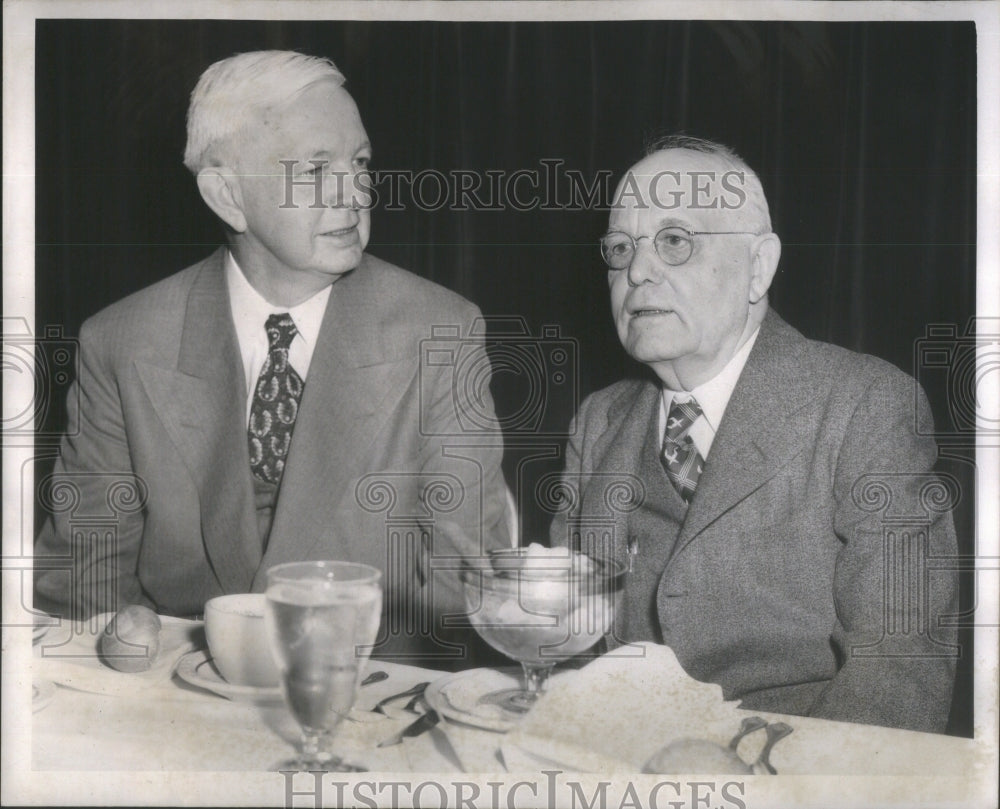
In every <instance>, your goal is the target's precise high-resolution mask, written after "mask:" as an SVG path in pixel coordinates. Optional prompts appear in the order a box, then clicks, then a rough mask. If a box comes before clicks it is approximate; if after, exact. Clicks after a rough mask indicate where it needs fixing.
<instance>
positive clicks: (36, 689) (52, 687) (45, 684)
mask: <svg viewBox="0 0 1000 809" xmlns="http://www.w3.org/2000/svg"><path fill="white" fill-rule="evenodd" d="M55 695H56V684H55V683H51V682H49V681H48V680H35V681H34V682H32V683H31V712H32V713H38V712H39V711H40V710H42V708H44V707H45V706H46V705H48V704H49V703H50V702H52V698H53V697H54V696H55Z"/></svg>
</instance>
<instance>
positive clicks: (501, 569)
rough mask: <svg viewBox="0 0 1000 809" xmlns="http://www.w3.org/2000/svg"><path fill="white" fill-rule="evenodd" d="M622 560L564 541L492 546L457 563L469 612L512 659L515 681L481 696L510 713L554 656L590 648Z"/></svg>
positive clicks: (605, 620) (534, 691)
mask: <svg viewBox="0 0 1000 809" xmlns="http://www.w3.org/2000/svg"><path fill="white" fill-rule="evenodd" d="M624 576H625V566H624V565H623V564H621V563H620V562H616V561H614V560H611V559H603V558H599V557H596V556H588V555H585V554H582V553H579V552H576V551H573V552H570V551H569V550H567V549H563V548H552V549H548V548H542V547H541V546H540V545H532V546H529V547H524V548H510V549H503V550H498V551H492V552H491V553H490V554H489V558H488V560H487V564H481V565H472V566H470V567H468V568H466V569H465V570H463V571H462V584H463V589H464V592H465V603H466V607H467V608H468V610H469V620H470V621H471V623H472V625H473V626H474V627H475V628H476V631H477V632H478V633H479V634H480V635H481V636H482V637H483V639H484V640H485V641H486V642H487V643H489V644H490V646H492V647H493V648H494V649H496V650H497V651H499V652H502V653H503V654H505V655H507V656H508V657H510V658H513V659H514V660H516V661H518V662H519V663H520V664H521V668H522V670H523V672H524V685H523V687H521V688H509V689H502V690H500V691H495V692H492V693H490V694H487V695H485V696H483V697H482V698H480V702H489V703H493V704H496V705H498V706H499V707H500V708H501V709H502V710H503V711H504V712H505V713H507V714H508V715H510V716H512V717H515V716H519V715H521V714H524V713H525V712H527V711H528V710H529V709H530V708H531V706H532V705H534V703H535V701H536V700H537V699H538V697H539V695H540V694H541V693H542V692H543V691H544V689H545V681H546V679H547V678H548V676H549V673H550V672H551V671H552V669H553V667H554V666H555V664H556V663H558V662H560V661H562V660H567V659H569V658H570V657H573V656H574V655H577V654H580V653H581V652H583V651H585V650H587V649H589V648H590V647H591V646H593V645H594V644H595V643H597V641H598V640H600V638H601V637H603V636H604V635H605V634H606V633H607V632H609V631H610V630H611V628H612V626H613V625H614V614H615V603H616V601H617V596H618V594H619V593H620V592H621V589H622V586H623V583H624Z"/></svg>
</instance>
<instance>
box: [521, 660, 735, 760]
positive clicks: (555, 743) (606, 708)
mask: <svg viewBox="0 0 1000 809" xmlns="http://www.w3.org/2000/svg"><path fill="white" fill-rule="evenodd" d="M737 704H738V703H736V702H728V703H727V702H724V701H723V698H722V689H721V688H720V687H719V686H717V685H713V684H709V683H702V682H698V681H697V680H694V679H692V678H691V677H690V676H689V675H688V674H687V673H686V672H685V671H684V669H683V668H682V667H681V665H680V663H679V662H678V661H677V658H676V656H675V655H674V653H673V651H672V650H671V649H670V648H669V647H667V646H660V645H657V644H652V643H640V644H633V645H629V646H624V647H620V648H618V649H615V650H614V651H612V652H609V653H608V654H606V655H604V656H602V657H600V658H598V659H597V660H595V661H593V662H592V663H590V664H588V665H587V666H585V667H584V668H582V669H580V670H579V671H578V672H576V673H575V675H574V676H571V677H570V676H567V677H564V678H563V679H562V680H561V681H559V682H553V683H552V684H551V686H550V687H549V689H548V690H547V691H546V693H545V694H544V696H542V697H541V699H539V701H538V703H537V704H536V705H535V707H534V708H532V710H531V712H530V713H529V714H528V715H527V716H526V717H525V718H524V720H523V721H522V722H521V723H520V724H519V725H518V727H517V728H516V729H514V730H512V731H511V732H510V733H508V734H507V735H506V736H505V737H504V738H503V740H502V741H501V751H502V754H503V757H504V762H505V764H506V766H507V769H508V770H509V771H511V772H516V771H522V770H537V769H538V768H539V767H540V766H551V767H556V768H560V769H563V770H568V771H574V772H601V773H635V772H640V771H641V769H642V765H643V764H644V763H645V762H646V760H647V759H649V757H650V756H652V755H653V753H655V752H656V751H657V750H659V749H660V748H661V747H663V746H664V745H666V744H669V743H670V742H672V741H676V740H678V739H682V738H697V739H707V740H709V741H714V742H717V743H718V744H722V745H726V744H728V742H729V740H730V739H731V738H732V736H733V734H734V733H735V732H736V730H737V729H738V728H739V724H740V718H741V714H739V713H738V712H737V711H736V705H737Z"/></svg>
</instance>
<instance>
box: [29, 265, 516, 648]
mask: <svg viewBox="0 0 1000 809" xmlns="http://www.w3.org/2000/svg"><path fill="white" fill-rule="evenodd" d="M223 257H224V251H223V250H219V251H217V252H216V253H215V254H214V255H212V256H211V257H209V258H208V259H206V260H205V261H202V262H201V263H199V264H196V265H194V266H192V267H189V268H188V269H186V270H183V271H182V272H180V273H178V274H176V275H174V276H171V277H170V278H167V279H165V280H164V281H162V282H160V283H157V284H155V285H153V286H151V287H149V288H147V289H145V290H142V291H140V292H138V293H136V294H134V295H132V296H130V297H128V298H126V299H124V300H122V301H119V302H118V303H116V304H113V305H112V306H110V307H108V308H107V309H105V310H104V311H102V312H100V313H99V314H97V315H95V316H94V317H93V318H91V319H89V320H88V321H87V322H86V323H84V325H83V327H82V328H81V330H80V356H81V371H80V376H79V379H78V380H77V381H76V383H75V385H74V389H73V391H72V392H71V394H70V397H69V429H68V432H67V437H66V438H65V439H64V441H63V443H62V446H61V454H60V457H59V459H58V461H57V464H56V468H55V472H54V474H53V475H52V476H51V478H50V479H49V480H47V481H42V482H41V485H40V497H41V499H42V501H43V505H45V506H47V507H48V509H49V510H50V511H51V512H52V517H51V518H50V519H48V520H47V521H46V522H45V524H44V525H43V526H42V530H41V532H40V534H39V536H38V538H37V541H36V544H35V565H36V576H35V597H36V598H35V603H36V605H37V606H39V607H41V608H43V609H47V610H48V611H50V612H61V613H66V612H67V610H70V609H71V610H72V611H73V614H74V615H75V616H76V617H83V616H86V615H89V614H91V613H92V612H94V611H95V610H99V609H107V608H109V607H113V606H114V605H115V604H123V603H142V604H147V605H149V606H151V607H153V608H155V609H156V610H158V611H159V612H161V613H167V614H173V615H193V614H199V613H201V612H202V610H203V606H204V603H205V601H206V600H207V599H208V598H211V597H212V596H215V595H218V594H221V593H238V592H247V591H254V590H256V591H259V590H262V589H263V588H264V586H265V579H264V573H265V571H266V570H267V568H269V567H270V566H272V565H276V564H279V563H281V562H287V561H293V560H302V559H321V558H335V559H348V560H353V561H357V562H365V563H368V564H372V565H375V566H376V567H378V568H379V569H381V570H382V571H383V574H384V580H383V584H384V585H385V589H386V598H385V610H386V614H385V616H384V620H383V625H382V633H383V635H388V637H383V638H382V640H383V641H384V643H383V644H382V645H381V646H380V647H379V649H377V651H381V652H386V653H388V652H393V651H398V652H400V653H402V654H408V653H409V652H410V651H414V650H420V651H427V650H428V649H429V648H433V649H436V650H437V651H441V649H442V647H441V644H438V643H437V642H435V641H429V635H430V634H431V624H432V623H433V625H434V626H435V627H437V628H436V629H434V631H435V632H438V631H440V632H443V634H447V632H445V631H444V630H441V618H442V616H443V615H444V614H449V613H453V612H460V611H462V609H463V605H462V599H461V595H460V592H459V589H458V583H457V573H456V572H455V570H456V568H458V567H459V564H460V561H461V559H462V558H463V557H466V556H470V555H478V554H481V553H482V552H483V551H484V550H486V549H488V548H491V547H496V546H502V545H505V544H506V543H507V528H506V523H505V520H504V508H505V493H506V488H505V485H504V482H503V477H502V474H501V472H500V465H499V464H500V457H501V454H502V442H500V441H499V440H498V438H497V437H496V436H492V437H489V436H487V437H486V439H485V440H482V439H483V436H477V435H469V434H468V433H467V431H466V430H464V429H463V426H462V425H461V424H460V423H459V421H458V418H457V409H458V408H461V407H465V406H468V403H467V402H466V403H463V402H461V401H456V399H455V396H456V394H455V393H454V388H453V385H452V382H453V378H454V370H455V369H454V367H453V366H449V365H448V364H447V363H440V362H439V363H432V364H428V363H423V362H422V361H421V351H422V341H426V340H428V339H429V338H431V336H432V327H436V326H440V327H446V328H448V329H451V331H450V332H449V334H451V335H453V336H455V339H453V341H452V343H453V344H454V345H458V344H459V343H464V344H466V345H468V344H469V343H470V338H469V337H468V334H469V328H470V325H471V324H472V323H473V321H474V320H475V319H476V318H477V316H478V315H479V311H478V309H477V308H476V307H475V306H473V305H472V304H470V303H469V302H468V301H466V300H464V299H463V298H461V297H459V296H458V295H456V294H454V293H452V292H449V291H447V290H445V289H443V288H441V287H439V286H437V285H435V284H432V283H430V282H429V281H425V280H423V279H421V278H418V277H417V276H415V275H412V274H411V273H408V272H406V271H404V270H401V269H399V268H398V267H394V266H392V265H390V264H388V263H386V262H384V261H381V260H379V259H377V258H374V257H372V256H369V255H366V256H365V257H364V259H363V261H362V263H361V265H360V266H359V267H358V268H357V269H356V270H354V271H353V272H351V273H349V274H348V275H346V276H344V277H342V278H340V279H339V280H338V281H337V282H336V283H335V284H334V285H333V287H332V290H331V295H330V300H329V304H328V306H327V309H326V314H325V316H324V319H323V324H322V327H321V330H320V333H319V337H318V340H317V345H316V348H315V351H314V354H313V358H312V362H311V365H310V367H309V372H308V376H307V380H306V386H305V392H304V395H303V399H302V402H301V407H300V409H299V415H298V418H297V421H296V424H295V430H294V434H293V438H292V445H291V448H290V451H289V459H288V462H287V466H286V468H285V472H284V477H283V480H282V484H281V491H280V495H279V498H278V501H277V506H276V509H275V512H274V518H273V525H272V528H271V532H270V537H269V540H268V543H267V547H266V552H265V551H264V549H263V548H262V546H261V542H260V537H259V534H258V528H257V523H256V512H255V507H254V492H253V483H252V478H251V474H250V471H249V457H248V449H247V439H246V405H245V400H246V383H245V381H244V379H243V370H242V363H241V361H240V358H239V348H238V345H237V340H236V335H235V330H234V328H233V325H232V316H231V313H230V305H229V297H228V292H227V288H226V284H225V279H224V273H223ZM458 335H461V337H458ZM481 342H482V338H481V337H479V338H475V339H471V343H472V344H474V345H477V346H481ZM458 388H459V393H461V386H458ZM483 393H484V394H485V397H486V398H485V399H484V400H483V401H482V402H479V403H477V404H476V405H475V406H476V407H477V408H478V409H479V410H483V409H484V408H485V409H486V410H489V411H491V410H492V400H491V399H490V398H489V391H488V390H485V391H483ZM102 521H103V522H102ZM432 602H433V603H432ZM451 652H454V649H452V650H451ZM445 653H446V654H448V653H449V652H447V651H446V652H445Z"/></svg>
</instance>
